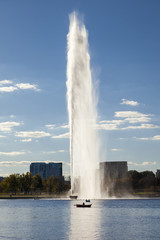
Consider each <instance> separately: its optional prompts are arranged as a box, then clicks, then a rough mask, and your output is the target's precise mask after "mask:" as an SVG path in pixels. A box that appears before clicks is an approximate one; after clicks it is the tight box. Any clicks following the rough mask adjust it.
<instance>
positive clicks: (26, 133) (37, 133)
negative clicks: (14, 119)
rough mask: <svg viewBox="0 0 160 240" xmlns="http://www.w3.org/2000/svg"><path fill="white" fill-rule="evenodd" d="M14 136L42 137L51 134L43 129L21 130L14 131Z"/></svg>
mask: <svg viewBox="0 0 160 240" xmlns="http://www.w3.org/2000/svg"><path fill="white" fill-rule="evenodd" d="M15 136H16V137H20V138H43V137H49V136H51V134H50V133H47V132H44V131H21V132H16V133H15Z"/></svg>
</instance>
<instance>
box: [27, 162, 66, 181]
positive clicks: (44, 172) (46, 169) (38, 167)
mask: <svg viewBox="0 0 160 240" xmlns="http://www.w3.org/2000/svg"><path fill="white" fill-rule="evenodd" d="M30 172H31V173H32V176H35V175H36V174H40V176H41V178H42V179H46V178H49V177H51V176H54V177H62V163H53V162H51V163H43V162H36V163H31V165H30Z"/></svg>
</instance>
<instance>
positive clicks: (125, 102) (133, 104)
mask: <svg viewBox="0 0 160 240" xmlns="http://www.w3.org/2000/svg"><path fill="white" fill-rule="evenodd" d="M120 104H122V105H130V106H137V105H139V103H138V102H137V101H133V100H127V99H125V98H122V102H121V103H120Z"/></svg>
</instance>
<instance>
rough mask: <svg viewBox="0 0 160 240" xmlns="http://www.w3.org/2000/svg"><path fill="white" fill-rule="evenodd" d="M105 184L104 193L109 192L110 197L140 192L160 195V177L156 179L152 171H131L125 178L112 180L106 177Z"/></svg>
mask: <svg viewBox="0 0 160 240" xmlns="http://www.w3.org/2000/svg"><path fill="white" fill-rule="evenodd" d="M103 183H104V184H103V186H102V189H103V191H104V192H105V191H107V192H108V195H110V196H113V195H116V194H120V195H121V194H122V195H123V193H130V194H134V193H138V192H146V193H149V192H159V193H160V175H158V176H157V177H156V176H155V174H154V173H153V172H152V171H144V172H138V171H135V170H131V171H128V172H127V174H126V176H125V177H124V178H117V179H112V178H107V177H106V178H105V179H104V181H103Z"/></svg>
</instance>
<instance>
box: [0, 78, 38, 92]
mask: <svg viewBox="0 0 160 240" xmlns="http://www.w3.org/2000/svg"><path fill="white" fill-rule="evenodd" d="M5 85H8V86H5ZM18 90H34V91H40V89H39V87H38V86H37V85H35V84H31V83H16V84H13V81H11V80H2V81H0V92H8V93H9V92H14V91H18Z"/></svg>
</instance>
